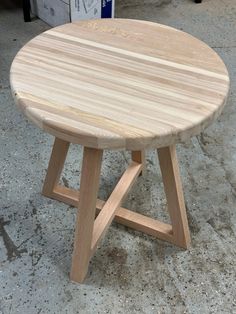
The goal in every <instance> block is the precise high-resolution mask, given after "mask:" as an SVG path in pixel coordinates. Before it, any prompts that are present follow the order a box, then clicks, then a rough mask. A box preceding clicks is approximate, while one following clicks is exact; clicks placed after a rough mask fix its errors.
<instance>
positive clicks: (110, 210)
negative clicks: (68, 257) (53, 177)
mask: <svg viewBox="0 0 236 314" xmlns="http://www.w3.org/2000/svg"><path fill="white" fill-rule="evenodd" d="M141 170H142V165H141V164H138V163H136V162H132V163H131V164H130V166H129V167H128V168H127V169H126V170H125V172H124V174H123V175H122V176H121V178H120V180H119V182H118V183H117V185H116V187H115V188H114V190H113V192H112V193H111V195H110V197H109V198H108V200H107V201H106V203H105V204H104V206H103V208H102V210H101V212H100V213H99V215H98V216H97V218H96V220H95V222H94V228H93V238H92V244H91V255H93V254H94V252H95V250H96V248H97V245H98V243H99V242H100V240H101V238H102V236H103V235H104V234H105V232H106V230H107V228H108V227H109V226H110V224H111V222H112V220H113V218H114V216H115V212H116V210H117V208H119V207H120V205H121V203H122V201H123V200H124V198H125V197H126V195H127V194H128V192H129V191H130V189H131V187H132V186H133V184H134V182H135V180H136V178H137V177H138V176H139V174H140V172H141Z"/></svg>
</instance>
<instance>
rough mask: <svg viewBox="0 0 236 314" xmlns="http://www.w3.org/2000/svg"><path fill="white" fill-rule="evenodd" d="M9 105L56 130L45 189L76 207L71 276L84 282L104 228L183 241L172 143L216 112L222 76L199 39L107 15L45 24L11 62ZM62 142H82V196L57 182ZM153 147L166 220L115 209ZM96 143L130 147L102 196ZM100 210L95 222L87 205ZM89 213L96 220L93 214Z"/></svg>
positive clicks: (223, 88) (221, 101) (222, 96)
mask: <svg viewBox="0 0 236 314" xmlns="http://www.w3.org/2000/svg"><path fill="white" fill-rule="evenodd" d="M11 86H12V91H13V95H14V98H15V100H16V103H17V104H18V106H19V107H20V109H21V110H23V112H24V113H25V115H26V116H27V117H28V119H29V120H31V121H32V122H33V123H35V124H36V125H37V126H38V127H40V128H41V129H43V130H45V131H46V132H48V133H50V134H52V135H53V136H55V143H54V147H53V150H52V155H51V159H50V162H49V168H48V173H47V176H46V180H45V183H44V187H43V194H44V195H45V196H47V197H51V198H54V199H57V200H59V201H62V202H65V203H67V204H71V205H73V206H78V208H79V211H78V217H77V220H76V228H75V240H74V252H73V256H72V268H71V279H72V280H73V281H77V282H82V281H83V280H84V278H85V276H86V273H87V270H88V264H89V260H90V258H91V256H92V255H93V254H94V252H95V250H96V248H97V246H98V244H99V242H100V240H101V238H102V237H103V235H104V234H105V232H106V230H107V228H108V227H109V225H110V224H111V222H112V220H113V219H115V220H116V221H117V222H119V223H121V224H124V225H126V226H128V227H131V228H134V229H136V230H140V231H142V232H145V233H147V234H149V235H152V236H155V237H158V238H160V239H163V240H166V241H169V242H171V243H173V244H175V245H177V246H180V247H183V248H187V247H188V246H189V244H190V236H189V228H188V222H187V217H186V210H185V204H184V196H183V192H182V187H181V180H180V175H179V168H178V163H177V157H176V150H175V144H176V143H178V142H184V141H185V140H187V139H189V138H190V137H191V136H194V135H196V134H199V133H200V132H201V131H202V130H204V128H205V127H207V126H208V125H209V124H210V123H212V122H213V121H214V120H215V119H216V118H217V117H218V116H219V114H220V113H221V111H222V109H223V107H224V105H225V102H226V97H227V94H228V90H229V77H228V73H227V70H226V67H225V65H224V63H223V62H222V60H221V59H220V57H219V56H218V55H217V54H216V53H215V52H214V51H213V50H212V49H211V48H209V47H208V46H207V45H206V44H205V43H203V42H201V41H199V40H198V39H196V38H194V37H192V36H191V35H189V34H186V33H184V32H181V31H179V30H176V29H174V28H171V27H168V26H164V25H159V24H155V23H151V22H146V21H135V20H125V19H108V20H92V21H83V22H78V23H73V24H66V25H64V26H60V27H56V28H53V29H51V30H49V31H47V32H45V33H43V34H41V35H39V36H37V37H36V38H34V39H33V40H31V41H30V42H29V43H28V44H26V45H25V46H24V47H23V48H22V49H21V50H20V52H19V53H18V54H17V56H16V58H15V60H14V61H13V64H12V67H11ZM70 143H77V144H80V145H83V146H84V156H83V164H82V174H81V182H80V193H79V192H78V191H75V190H71V189H68V188H66V187H64V186H61V185H59V183H58V182H59V177H60V174H61V171H62V168H63V165H64V161H65V158H66V154H67V151H68V148H69V144H70ZM149 148H153V149H157V152H158V157H159V162H160V167H161V171H162V176H163V183H164V188H165V193H166V198H167V203H168V210H169V214H170V220H171V225H170V224H166V223H163V222H161V221H157V220H154V219H151V218H149V217H146V216H143V215H140V214H138V213H135V212H132V211H130V210H128V209H125V208H123V207H121V204H122V201H123V200H124V198H125V196H126V195H127V193H128V192H129V190H130V188H131V187H132V185H133V183H134V182H135V180H136V179H137V177H138V176H139V175H140V174H141V173H144V170H145V154H144V151H145V150H146V149H149ZM104 149H110V150H117V149H123V150H130V151H131V156H132V162H131V164H130V166H129V167H128V168H127V170H126V171H125V172H124V174H123V175H122V177H121V179H120V181H119V182H118V184H117V186H116V187H115V189H114V191H113V192H112V193H111V195H110V197H109V198H108V200H107V201H106V202H104V201H102V200H98V199H97V191H98V186H99V177H100V170H101V163H102V155H103V150H104ZM96 209H97V211H100V210H101V212H100V214H99V215H98V216H97V218H96V219H95V211H96ZM94 219H95V220H94Z"/></svg>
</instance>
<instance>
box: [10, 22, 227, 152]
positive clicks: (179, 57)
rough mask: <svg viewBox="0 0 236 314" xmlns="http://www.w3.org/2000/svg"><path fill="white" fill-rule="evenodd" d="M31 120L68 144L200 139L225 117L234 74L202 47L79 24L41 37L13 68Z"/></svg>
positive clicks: (163, 34)
mask: <svg viewBox="0 0 236 314" xmlns="http://www.w3.org/2000/svg"><path fill="white" fill-rule="evenodd" d="M10 76H11V86H12V91H13V95H14V96H15V99H16V102H17V103H18V105H19V106H20V108H21V109H22V110H23V111H24V113H25V114H26V116H27V117H28V118H29V119H30V120H32V121H33V122H34V123H35V124H36V125H38V126H39V127H41V128H42V129H44V130H45V131H47V132H49V133H51V134H53V135H54V136H56V137H59V138H61V139H63V140H66V141H69V142H73V143H78V144H82V145H86V146H88V147H92V148H99V149H105V148H125V149H130V150H142V149H144V148H148V147H155V148H158V147H163V146H169V145H172V144H174V143H176V142H180V141H185V140H186V139H187V138H189V137H190V136H193V135H195V134H198V133H199V132H201V131H202V130H203V129H204V128H205V127H206V126H208V125H209V124H210V123H211V122H212V121H213V120H214V119H215V118H216V117H218V115H219V114H220V112H221V110H222V108H223V106H224V104H225V101H226V97H227V94H228V89H229V77H228V72H227V70H226V67H225V65H224V63H223V62H222V60H221V59H220V57H219V56H218V55H217V54H216V53H215V52H214V51H213V50H212V49H211V48H210V47H208V46H207V45H206V44H205V43H203V42H201V41H199V40H198V39H196V38H194V37H192V36H191V35H189V34H187V33H184V32H181V31H178V30H176V29H173V28H171V27H168V26H164V25H160V24H156V23H151V22H146V21H136V20H125V19H107V20H106V19H102V20H93V21H80V22H77V23H72V24H66V25H63V26H59V27H57V28H53V29H51V30H49V31H46V32H45V33H43V34H41V35H39V36H37V37H36V38H34V39H33V40H31V41H30V42H29V43H28V44H26V45H25V46H24V47H23V48H22V49H21V50H20V52H19V53H18V54H17V56H16V58H15V60H14V62H13V64H12V67H11V75H10Z"/></svg>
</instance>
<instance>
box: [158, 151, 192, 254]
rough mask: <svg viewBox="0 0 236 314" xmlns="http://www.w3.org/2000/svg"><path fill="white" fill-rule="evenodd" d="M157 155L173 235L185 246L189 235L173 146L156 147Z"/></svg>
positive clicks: (188, 241)
mask: <svg viewBox="0 0 236 314" xmlns="http://www.w3.org/2000/svg"><path fill="white" fill-rule="evenodd" d="M158 157H159V162H160V168H161V172H162V177H163V184H164V189H165V193H166V199H167V205H168V210H169V214H170V219H171V221H172V228H173V237H174V239H175V241H176V243H177V244H178V245H179V246H182V247H185V248H187V247H188V246H189V244H190V235H189V228H188V221H187V215H186V208H185V203H184V195H183V190H182V184H181V179H180V173H179V166H178V161H177V156H176V149H175V146H174V145H173V146H170V147H164V148H160V149H158Z"/></svg>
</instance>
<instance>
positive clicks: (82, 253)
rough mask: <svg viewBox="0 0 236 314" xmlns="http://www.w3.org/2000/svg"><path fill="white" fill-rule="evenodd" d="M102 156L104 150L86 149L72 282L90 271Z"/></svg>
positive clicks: (79, 279)
mask: <svg viewBox="0 0 236 314" xmlns="http://www.w3.org/2000/svg"><path fill="white" fill-rule="evenodd" d="M102 155H103V151H102V150H98V149H93V148H87V147H85V148H84V155H83V164H82V173H81V182H80V192H81V195H80V199H79V204H78V209H79V210H78V213H77V219H76V224H75V239H74V250H73V255H72V265H71V272H70V278H71V280H72V281H76V282H82V281H83V280H84V278H85V276H86V274H87V270H88V264H89V260H90V251H91V242H92V236H93V225H94V218H95V212H96V201H97V192H98V188H99V178H100V171H101V163H102Z"/></svg>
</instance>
